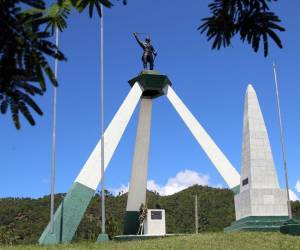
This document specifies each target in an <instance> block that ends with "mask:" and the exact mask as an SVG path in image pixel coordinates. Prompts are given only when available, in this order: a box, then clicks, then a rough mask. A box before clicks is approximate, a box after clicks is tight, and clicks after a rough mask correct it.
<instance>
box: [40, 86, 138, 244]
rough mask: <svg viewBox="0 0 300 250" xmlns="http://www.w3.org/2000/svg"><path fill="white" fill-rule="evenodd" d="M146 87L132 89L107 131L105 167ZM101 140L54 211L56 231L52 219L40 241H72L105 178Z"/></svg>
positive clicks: (55, 242) (41, 242)
mask: <svg viewBox="0 0 300 250" xmlns="http://www.w3.org/2000/svg"><path fill="white" fill-rule="evenodd" d="M141 95H142V90H141V88H140V86H139V84H138V83H135V85H134V86H133V87H132V89H131V90H130V92H129V94H128V96H127V97H126V99H125V100H124V102H123V103H122V105H121V107H120V108H119V110H118V112H117V113H116V115H115V116H114V118H113V120H112V121H111V123H110V124H109V126H108V128H107V129H106V130H105V133H104V168H105V169H106V167H107V165H108V163H109V162H110V160H111V157H112V156H113V153H114V152H115V149H116V147H117V146H118V144H119V141H120V139H121V137H122V135H123V133H124V130H125V129H126V127H127V124H128V122H129V120H130V118H131V116H132V113H133V111H134V109H135V107H136V106H137V104H138V102H139V100H140V97H141ZM100 163H101V141H99V142H98V144H97V145H96V147H95V149H94V150H93V152H92V154H91V155H90V157H89V158H88V160H87V162H86V163H85V164H84V166H83V168H82V169H81V171H80V173H79V175H78V176H77V178H76V180H75V182H74V183H73V185H72V186H71V188H70V190H69V191H68V193H67V195H66V197H65V199H64V202H63V205H62V204H61V205H60V206H59V207H58V209H57V210H56V212H55V215H54V231H53V233H52V232H51V231H50V223H49V224H48V226H47V227H46V228H45V230H44V232H43V234H42V235H41V237H40V238H39V243H40V244H58V243H69V242H70V241H71V240H72V239H73V236H74V234H75V232H76V230H77V227H78V225H79V223H80V221H81V219H82V217H83V215H84V212H85V210H86V208H87V206H88V205H89V203H90V201H91V199H92V197H93V195H94V193H95V191H96V189H97V186H98V185H99V182H100V180H101V164H100Z"/></svg>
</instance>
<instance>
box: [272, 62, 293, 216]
mask: <svg viewBox="0 0 300 250" xmlns="http://www.w3.org/2000/svg"><path fill="white" fill-rule="evenodd" d="M273 70H274V80H275V91H276V100H277V111H278V120H279V128H280V140H281V151H282V158H283V166H284V175H285V185H286V195H287V206H288V213H289V218H290V219H292V208H291V200H290V194H289V180H288V171H287V164H286V150H285V143H284V141H285V140H284V131H283V126H282V118H281V110H280V100H279V93H278V81H277V74H276V65H275V63H273Z"/></svg>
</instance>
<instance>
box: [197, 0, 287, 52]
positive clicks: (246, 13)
mask: <svg viewBox="0 0 300 250" xmlns="http://www.w3.org/2000/svg"><path fill="white" fill-rule="evenodd" d="M272 1H277V0H214V1H213V2H212V3H211V4H209V5H208V6H209V9H210V11H211V16H210V17H206V18H203V19H202V24H201V26H200V27H199V28H198V30H200V32H201V33H204V32H206V36H207V39H208V41H210V40H213V43H212V48H213V49H220V48H221V46H223V47H228V46H229V45H231V41H232V38H233V37H234V36H235V35H237V34H239V36H240V39H241V40H242V41H243V42H247V43H248V44H249V45H251V47H252V49H253V50H254V51H255V52H257V51H258V49H259V46H260V43H261V42H263V47H264V56H265V57H266V56H267V55H268V52H269V42H268V38H271V39H272V40H273V41H274V42H275V43H276V44H277V46H278V47H279V48H282V43H281V40H280V38H279V37H278V35H277V34H276V33H275V31H276V30H277V31H284V30H285V29H284V28H283V27H281V26H279V25H278V23H279V22H281V20H280V19H279V17H278V16H277V15H276V14H275V13H273V12H271V11H270V8H269V5H268V3H269V2H272Z"/></svg>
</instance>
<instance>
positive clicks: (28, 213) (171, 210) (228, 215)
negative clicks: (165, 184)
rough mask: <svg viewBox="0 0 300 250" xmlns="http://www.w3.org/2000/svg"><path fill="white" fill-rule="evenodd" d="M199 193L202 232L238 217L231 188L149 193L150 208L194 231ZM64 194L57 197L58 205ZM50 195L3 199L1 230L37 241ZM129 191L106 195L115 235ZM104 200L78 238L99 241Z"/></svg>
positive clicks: (298, 207) (174, 229) (296, 206)
mask: <svg viewBox="0 0 300 250" xmlns="http://www.w3.org/2000/svg"><path fill="white" fill-rule="evenodd" d="M195 194H197V195H198V206H199V207H198V211H199V232H204V231H205V232H206V231H208V232H217V231H222V230H223V228H224V227H226V226H228V225H230V223H231V222H232V221H233V220H234V205H233V193H232V192H231V191H230V190H228V189H217V188H211V187H203V186H197V185H195V186H192V187H190V188H187V189H185V190H183V191H181V192H178V193H176V194H173V195H170V196H160V195H159V194H158V193H153V192H149V191H148V192H147V206H148V208H155V207H161V208H164V209H165V210H166V223H167V232H168V233H192V232H194V195H195ZM61 197H62V194H57V195H56V196H55V203H56V205H58V204H59V203H60V201H61ZM49 198H50V197H49V196H45V197H43V198H39V199H29V198H22V199H21V198H2V199H0V225H1V227H0V236H1V232H2V234H3V232H6V233H9V234H10V236H9V237H16V238H15V239H16V240H15V241H16V242H18V243H36V242H37V240H38V238H39V236H40V234H41V233H42V231H43V229H44V228H45V226H46V224H47V223H48V221H49ZM126 201H127V194H122V195H119V196H112V195H111V194H110V193H108V192H107V194H106V214H107V218H108V220H107V227H108V228H107V231H108V232H109V233H110V234H111V235H116V234H121V233H122V229H123V218H124V213H125V208H126ZM99 209H100V200H99V195H98V194H96V195H95V196H94V198H93V199H92V202H91V203H90V205H89V207H88V209H87V211H86V213H85V216H84V218H83V220H82V222H81V224H80V226H79V228H78V230H77V233H76V236H75V239H74V240H75V241H79V240H85V239H90V240H95V239H96V237H97V236H98V234H99V232H100V221H99V214H100V210H99ZM293 212H294V215H295V216H296V217H298V218H300V202H299V201H298V202H293Z"/></svg>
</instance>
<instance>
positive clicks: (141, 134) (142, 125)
mask: <svg viewBox="0 0 300 250" xmlns="http://www.w3.org/2000/svg"><path fill="white" fill-rule="evenodd" d="M151 113H152V99H146V98H141V105H140V113H139V120H138V127H137V134H136V141H135V149H134V156H133V162H132V169H131V179H130V184H129V192H128V199H127V208H126V211H138V210H139V208H140V205H141V203H143V204H145V202H146V190H147V176H148V153H149V144H150V128H151Z"/></svg>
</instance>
